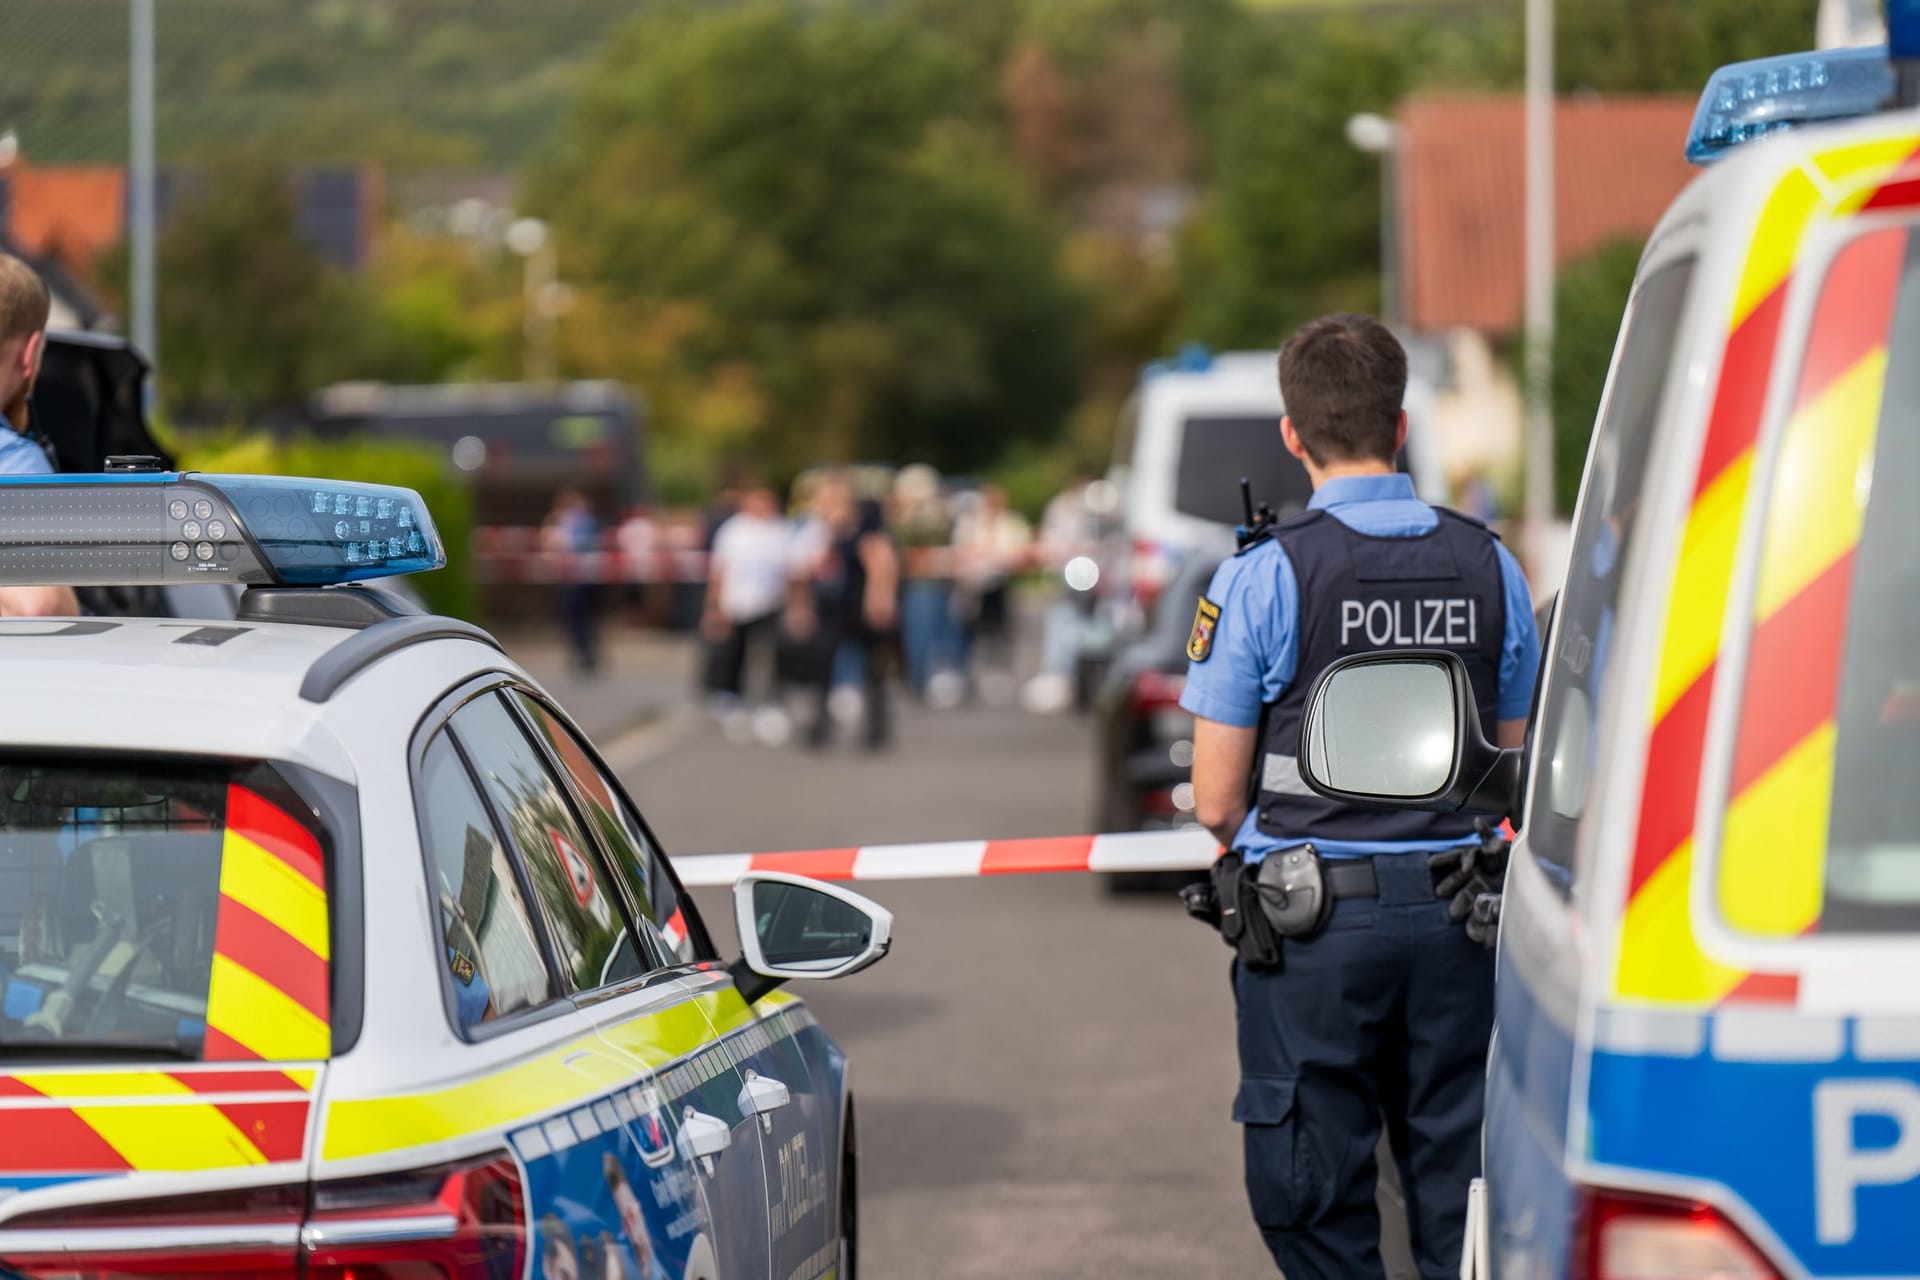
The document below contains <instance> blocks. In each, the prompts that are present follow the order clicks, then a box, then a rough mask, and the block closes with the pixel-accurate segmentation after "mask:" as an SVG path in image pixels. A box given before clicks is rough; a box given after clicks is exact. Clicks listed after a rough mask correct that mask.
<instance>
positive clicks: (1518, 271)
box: [1395, 94, 1696, 337]
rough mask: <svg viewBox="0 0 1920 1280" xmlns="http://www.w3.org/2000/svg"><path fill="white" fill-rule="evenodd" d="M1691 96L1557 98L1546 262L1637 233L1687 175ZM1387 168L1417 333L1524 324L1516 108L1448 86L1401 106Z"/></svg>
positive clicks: (1406, 297) (1501, 330)
mask: <svg viewBox="0 0 1920 1280" xmlns="http://www.w3.org/2000/svg"><path fill="white" fill-rule="evenodd" d="M1694 101H1695V100H1694V99H1693V98H1691V97H1679V96H1645V97H1606V96H1583V97H1577V98H1563V99H1561V100H1560V101H1559V103H1558V105H1557V110H1556V112H1555V119H1554V142H1555V164H1554V178H1555V182H1554V185H1555V188H1556V192H1555V218H1554V222H1555V235H1554V240H1555V250H1554V251H1555V261H1556V262H1557V263H1558V264H1559V265H1560V266H1565V265H1566V264H1567V263H1569V262H1572V261H1575V260H1577V259H1579V258H1581V257H1584V256H1585V255H1587V254H1588V253H1591V252H1592V251H1593V250H1595V249H1597V248H1599V247H1600V246H1602V245H1604V244H1606V243H1607V242H1608V241H1610V240H1614V239H1618V238H1621V237H1635V238H1644V237H1645V236H1646V235H1647V234H1648V233H1649V232H1651V231H1652V230H1653V228H1654V225H1655V223H1657V222H1658V221H1659V220H1660V215H1661V214H1662V213H1664V212H1665V211H1666V207H1667V205H1668V204H1670V203H1671V202H1672V200H1673V198H1674V196H1676V195H1678V194H1679V192H1680V189H1681V188H1682V187H1684V186H1686V184H1687V182H1688V181H1689V180H1690V179H1691V178H1692V177H1693V176H1694V173H1695V172H1696V171H1695V170H1694V169H1693V168H1692V167H1691V166H1689V165H1688V164H1687V162H1686V159H1685V157H1684V156H1683V155H1682V148H1683V145H1684V143H1685V140H1686V136H1687V128H1688V126H1689V124H1690V123H1691V121H1692V119H1693V109H1694ZM1397 121H1398V124H1399V126H1400V129H1401V134H1400V144H1399V147H1398V151H1397V158H1396V159H1397V165H1396V170H1395V177H1396V190H1395V195H1396V198H1397V212H1398V227H1399V257H1400V262H1401V263H1402V264H1404V265H1403V267H1402V273H1401V279H1400V284H1399V290H1400V295H1401V296H1400V302H1401V307H1402V312H1401V314H1402V315H1403V316H1404V317H1405V319H1406V322H1407V323H1408V324H1409V325H1410V326H1411V327H1412V328H1414V329H1415V330H1425V331H1432V330H1438V329H1448V328H1455V327H1466V328H1471V329H1478V330H1481V331H1483V332H1486V333H1490V334H1493V335H1495V336H1497V337H1505V336H1508V335H1511V334H1514V333H1516V332H1518V331H1519V329H1520V327H1521V311H1522V292H1523V283H1524V281H1523V276H1524V253H1525V245H1526V216H1525V189H1524V184H1525V173H1526V154H1525V134H1526V126H1525V107H1524V104H1523V101H1522V99H1521V98H1519V97H1518V96H1508V95H1491V94H1476V95H1466V94H1445V95H1433V96H1423V97H1415V98H1409V99H1408V100H1407V101H1406V102H1404V103H1402V104H1401V107H1400V111H1399V113H1398V116H1397Z"/></svg>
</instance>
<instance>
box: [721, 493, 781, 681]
mask: <svg viewBox="0 0 1920 1280" xmlns="http://www.w3.org/2000/svg"><path fill="white" fill-rule="evenodd" d="M792 543H793V530H792V527H791V526H790V525H788V523H787V521H786V520H785V519H784V518H783V517H782V516H781V514H780V499H779V496H778V495H777V494H775V493H774V491H773V490H772V489H771V488H769V487H768V486H766V485H755V486H754V487H753V488H751V489H749V490H748V491H747V493H746V494H745V496H744V497H743V498H742V499H741V502H740V510H739V511H737V512H736V513H735V514H733V515H731V516H729V517H727V519H726V521H725V522H724V523H722V524H721V526H720V528H719V529H718V530H717V531H715V533H714V536H713V552H712V554H711V556H710V557H709V558H708V561H707V598H706V605H705V607H704V609H703V610H702V613H701V623H700V629H701V631H702V632H703V633H704V634H705V635H706V637H707V639H708V640H709V641H710V642H711V643H712V644H713V645H714V646H715V654H714V665H713V668H712V671H713V688H714V691H715V692H716V693H718V694H720V695H721V696H722V697H723V698H728V699H732V700H739V701H745V700H746V698H747V693H748V682H747V676H748V666H749V663H750V661H751V665H752V666H754V667H756V668H759V669H761V670H763V671H764V673H765V681H764V684H762V685H761V686H760V688H759V690H758V693H757V696H758V697H759V698H761V699H767V698H771V697H773V696H774V695H775V694H776V693H777V692H778V686H779V680H778V674H777V664H776V656H777V648H778V641H779V630H780V615H781V612H782V611H783V610H784V609H785V607H786V604H787V584H788V582H789V580H790V578H791V572H790V565H791V555H792Z"/></svg>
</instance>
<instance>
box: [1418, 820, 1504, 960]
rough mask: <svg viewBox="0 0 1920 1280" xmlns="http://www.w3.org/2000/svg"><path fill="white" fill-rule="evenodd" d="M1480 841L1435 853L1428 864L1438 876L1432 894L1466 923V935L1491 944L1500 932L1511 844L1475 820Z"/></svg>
mask: <svg viewBox="0 0 1920 1280" xmlns="http://www.w3.org/2000/svg"><path fill="white" fill-rule="evenodd" d="M1474 825H1475V826H1476V827H1478V828H1479V830H1480V843H1479V844H1470V845H1462V846H1461V847H1459V848H1457V849H1448V850H1446V851H1445V852H1444V853H1436V854H1434V855H1433V856H1432V857H1431V858H1429V859H1428V860H1427V866H1428V867H1429V868H1430V869H1431V870H1432V871H1433V872H1435V873H1436V874H1437V875H1438V876H1439V879H1438V880H1437V881H1436V882H1435V883H1434V886H1433V893H1434V896H1435V897H1437V898H1439V899H1441V900H1442V901H1444V902H1445V903H1446V904H1447V915H1448V916H1450V917H1451V918H1453V919H1455V920H1459V921H1463V922H1464V923H1465V924H1466V929H1467V936H1468V937H1469V938H1472V939H1473V940H1474V941H1475V942H1477V943H1479V944H1480V945H1481V946H1483V947H1491V946H1492V945H1493V943H1494V939H1496V938H1497V937H1498V936H1499V934H1500V894H1501V892H1502V890H1503V888H1504V886H1505V884H1506V880H1507V855H1508V853H1509V850H1510V846H1509V845H1508V844H1507V841H1506V838H1505V837H1504V836H1502V835H1501V834H1500V833H1499V832H1498V831H1497V830H1495V829H1494V827H1493V825H1492V824H1491V823H1489V822H1487V821H1486V820H1485V819H1476V820H1475V823H1474Z"/></svg>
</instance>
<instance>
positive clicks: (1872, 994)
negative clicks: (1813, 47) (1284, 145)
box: [1300, 5, 1920, 1280]
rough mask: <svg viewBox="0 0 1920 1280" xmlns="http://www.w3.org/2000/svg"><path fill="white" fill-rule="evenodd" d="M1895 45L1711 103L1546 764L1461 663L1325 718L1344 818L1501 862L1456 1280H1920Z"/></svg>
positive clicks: (1657, 259)
mask: <svg viewBox="0 0 1920 1280" xmlns="http://www.w3.org/2000/svg"><path fill="white" fill-rule="evenodd" d="M1889 8H1890V10H1891V11H1892V13H1891V17H1892V21H1891V22H1890V34H1891V41H1892V47H1893V50H1894V57H1893V59H1892V60H1891V61H1890V59H1889V54H1888V50H1887V49H1886V48H1878V49H1860V50H1844V51H1835V52H1827V53H1820V54H1808V55H1801V56H1795V57H1790V58H1780V59H1770V60H1766V61H1762V62H1756V63H1745V64H1739V65H1735V66H1731V67H1727V68H1724V69H1723V70H1722V71H1720V72H1719V73H1717V74H1716V75H1715V76H1714V77H1713V79H1712V81H1711V82H1710V83H1709V85H1708V87H1707V90H1706V94H1705V97H1704V98H1703V100H1702V102H1701V105H1700V109H1699V113H1698V116H1697V118H1696V122H1695V126H1694V130H1693V134H1692V137H1691V138H1690V140H1689V152H1690V154H1691V155H1692V156H1693V157H1694V158H1695V159H1697V160H1701V161H1706V160H1712V161H1714V163H1713V164H1712V166H1711V167H1710V168H1709V169H1708V170H1707V171H1706V172H1705V173H1704V174H1703V175H1702V176H1701V177H1699V178H1698V179H1697V180H1696V181H1695V182H1694V183H1693V184H1692V185H1691V186H1690V187H1689V188H1688V189H1687V190H1686V191H1685V192H1684V193H1683V194H1682V195H1681V196H1680V197H1679V198H1678V200H1677V201H1676V202H1675V204H1674V206H1673V207H1672V209H1671V210H1669V212H1668V213H1667V215H1666V217H1665V218H1664V219H1663V220H1662V221H1661V223H1660V225H1659V227H1658V229H1657V230H1656V231H1655V233H1654V235H1653V237H1652V240H1651V241H1650V243H1649V244H1648V246H1647V249H1646V253H1645V256H1644V258H1643V260H1642V262H1641V265H1640V268H1639V274H1638V278H1637V279H1636V281H1635V284H1634V288H1633V293H1632V297H1631V300H1630V302H1629V303H1628V307H1627V311H1626V316H1625V320H1624V324H1623V326H1622V329H1621V334H1620V339H1619V343H1618V347H1617V350H1616V352H1615V355H1614V361H1613V369H1612V372H1611V374H1610V377H1609V379H1608V385H1607V389H1606V393H1605V396H1604V399H1603V401H1602V404H1601V408H1600V414H1599V421H1598V424H1597V429H1596V433H1595V436H1594V439H1593V445H1592V451H1591V454H1590V456H1589V459H1588V462H1587V471H1586V479H1585V482H1584V484H1583V487H1582V492H1581V498H1580V503H1579V509H1578V512H1577V513H1576V517H1575V525H1574V540H1573V548H1572V554H1571V561H1570V564H1569V566H1568V572H1567V578H1566V588H1565V591H1564V594H1563V595H1562V597H1561V599H1560V602H1559V606H1558V609H1557V616H1556V618H1555V621H1554V625H1553V630H1552V633H1551V635H1550V638H1549V642H1548V646H1547V655H1548V656H1547V660H1546V670H1545V675H1544V681H1543V685H1542V688H1541V691H1540V694H1539V696H1538V702H1537V705H1536V710H1535V715H1534V719H1533V724H1532V734H1531V742H1530V745H1529V746H1528V748H1527V750H1526V751H1525V752H1499V751H1496V750H1495V749H1493V748H1492V747H1490V746H1488V745H1487V743H1486V741H1485V739H1484V738H1483V737H1482V736H1481V728H1482V727H1481V726H1479V725H1477V724H1476V723H1475V713H1474V710H1473V702H1472V698H1471V696H1470V694H1469V693H1468V692H1467V691H1466V686H1465V676H1464V672H1463V670H1462V668H1461V667H1460V666H1459V664H1458V663H1457V661H1455V660H1452V659H1450V658H1447V657H1446V656H1445V655H1442V654H1434V653H1426V654H1421V653H1415V652H1406V651H1402V652H1399V653H1390V654H1363V655H1357V656H1355V657H1353V658H1349V659H1343V660H1342V662H1341V663H1340V664H1336V665H1335V666H1334V667H1333V668H1330V669H1329V670H1328V672H1327V673H1326V675H1325V676H1324V678H1323V680H1322V682H1321V683H1320V685H1319V686H1318V689H1317V692H1316V694H1315V701H1314V702H1313V703H1312V708H1313V709H1312V712H1311V714H1310V717H1309V720H1308V722H1307V724H1306V726H1305V728H1304V731H1303V739H1302V744H1301V753H1300V754H1301V759H1302V761H1303V773H1305V774H1306V775H1307V776H1309V777H1310V778H1312V779H1313V780H1314V782H1315V784H1316V786H1317V787H1318V788H1319V789H1321V790H1322V791H1323V792H1325V793H1327V794H1333V795H1345V796H1347V797H1349V798H1355V799H1366V800H1372V801H1375V802H1391V803H1397V804H1400V805H1403V806H1406V807H1413V808H1450V807H1458V806H1461V805H1467V806H1470V807H1474V808H1483V809H1487V810H1491V811H1494V812H1507V813H1511V814H1513V815H1515V819H1516V821H1517V822H1518V823H1519V825H1520V832H1519V837H1518V840H1517V842H1516V844H1515V846H1514V849H1513V854H1512V862H1511V866H1510V868H1509V869H1508V872H1507V881H1506V897H1505V913H1504V920H1503V924H1502V929H1501V942H1500V948H1501V950H1500V957H1499V980H1498V1008H1499V1029H1498V1031H1497V1033H1496V1039H1495V1043H1494V1048H1493V1053H1492V1058H1491V1063H1490V1067H1489V1080H1488V1093H1487V1123H1486V1133H1485V1141H1486V1161H1485V1165H1486V1186H1485V1190H1484V1200H1483V1201H1481V1204H1482V1205H1483V1208H1484V1212H1483V1213H1481V1214H1480V1216H1479V1221H1478V1222H1476V1223H1475V1224H1473V1225H1474V1227H1475V1230H1474V1231H1473V1232H1472V1233H1471V1234H1470V1239H1469V1245H1468V1250H1469V1258H1468V1259H1467V1262H1468V1267H1469V1269H1468V1271H1467V1272H1465V1273H1464V1274H1474V1275H1492V1276H1499V1277H1517V1276H1525V1277H1532V1276H1549V1275H1551V1276H1575V1277H1586V1278H1588V1280H1595V1278H1599V1277H1607V1278H1610V1280H1622V1278H1624V1277H1654V1276H1660V1277H1691V1276H1726V1277H1785V1276H1912V1275H1916V1274H1920V1244H1916V1236H1915V1233H1914V1224H1915V1222H1916V1221H1920V981H1916V979H1917V978H1920V501H1917V500H1916V496H1915V495H1916V494H1920V112H1916V111H1915V110H1913V109H1912V108H1911V106H1901V107H1897V108H1893V109H1885V110H1883V109H1882V107H1881V104H1882V103H1883V102H1887V101H1889V100H1894V101H1898V102H1904V103H1908V104H1912V103H1914V102H1916V101H1920V95H1917V94H1916V92H1915V87H1916V86H1915V79H1914V69H1915V66H1916V63H1915V62H1914V61H1913V59H1914V58H1915V57H1916V56H1920V22H1916V21H1915V16H1916V15H1915V13H1914V10H1915V9H1916V8H1920V6H1908V7H1907V11H1906V12H1904V13H1903V12H1902V11H1901V6H1899V5H1890V6H1889ZM1848 117H1854V118H1853V119H1850V120H1849V119H1847V118H1848ZM1800 126H1805V127H1800Z"/></svg>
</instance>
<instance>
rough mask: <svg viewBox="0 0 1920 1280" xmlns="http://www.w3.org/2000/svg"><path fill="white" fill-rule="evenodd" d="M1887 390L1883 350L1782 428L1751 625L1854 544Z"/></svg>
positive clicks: (1861, 362) (1857, 364) (1770, 613)
mask: <svg viewBox="0 0 1920 1280" xmlns="http://www.w3.org/2000/svg"><path fill="white" fill-rule="evenodd" d="M1886 382H1887V353H1886V349H1885V348H1876V349H1875V350H1873V351H1870V352H1868V353H1867V354H1866V355H1864V356H1862V357H1861V358H1860V359H1859V360H1858V361H1856V362H1855V363H1854V365H1853V367H1852V368H1851V369H1848V370H1847V371H1846V372H1845V373H1843V374H1841V375H1840V376H1839V377H1838V378H1836V379H1835V380H1834V381H1833V383H1832V385H1830V386H1829V387H1828V388H1827V389H1826V390H1825V391H1824V392H1822V393H1821V394H1820V396H1819V397H1818V398H1816V399H1815V400H1813V401H1812V402H1811V403H1809V404H1807V405H1805V406H1803V407H1802V408H1801V410H1800V412H1799V413H1797V414H1795V415H1794V416H1793V418H1792V420H1791V421H1789V422H1788V423H1787V430H1786V436H1785V438H1784V439H1783V440H1782V442H1781V446H1780V461H1779V463H1778V464H1777V466H1776V467H1775V469H1774V477H1773V494H1772V495H1771V497H1770V498H1769V499H1768V516H1767V533H1766V544H1765V550H1764V551H1763V552H1762V554H1761V560H1760V586H1759V593H1758V595H1757V596H1756V598H1755V600H1754V621H1755V622H1756V623H1758V622H1764V621H1765V620H1766V619H1768V618H1770V617H1772V616H1773V615H1774V614H1775V613H1777V612H1779V610H1780V607H1781V606H1782V605H1784V604H1786V603H1787V601H1789V600H1791V599H1793V598H1794V597H1795V596H1797V595H1799V594H1800V593H1801V592H1802V591H1803V590H1805V589H1806V587H1807V585H1808V584H1809V583H1811V582H1812V581H1813V580H1814V579H1815V578H1818V577H1819V576H1820V575H1821V574H1822V573H1824V572H1826V570H1827V569H1829V568H1831V567H1832V566H1833V564H1834V562H1835V561H1837V560H1839V559H1840V558H1841V557H1842V556H1844V555H1846V554H1847V553H1848V552H1850V551H1852V550H1853V548H1854V546H1855V545H1856V544H1857V543H1858V542H1859V541H1860V528H1861V524H1862V522H1863V521H1864V520H1865V518H1866V511H1867V489H1868V484H1869V482H1870V480H1871V478H1872V477H1871V472H1870V470H1869V468H1871V466H1872V464H1873V448H1874V441H1875V439H1876V438H1877V437H1878V435H1879V433H1880V402H1881V399H1882V397H1883V395H1884V393H1885V391H1886Z"/></svg>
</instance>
